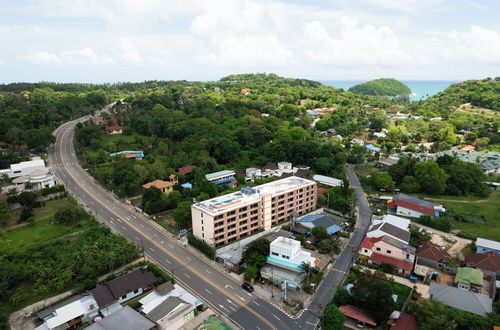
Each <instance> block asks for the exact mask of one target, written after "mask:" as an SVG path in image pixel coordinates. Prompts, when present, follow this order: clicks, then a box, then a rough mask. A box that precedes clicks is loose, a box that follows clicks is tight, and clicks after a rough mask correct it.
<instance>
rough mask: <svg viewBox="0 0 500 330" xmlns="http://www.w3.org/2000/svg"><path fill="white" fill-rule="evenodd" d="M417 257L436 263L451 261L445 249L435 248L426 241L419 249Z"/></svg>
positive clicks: (416, 253)
mask: <svg viewBox="0 0 500 330" xmlns="http://www.w3.org/2000/svg"><path fill="white" fill-rule="evenodd" d="M415 255H416V256H417V257H420V258H425V259H429V260H434V261H441V260H449V259H451V256H450V255H449V254H448V252H446V251H445V250H443V249H440V248H438V247H437V246H435V245H434V244H433V243H432V242H431V241H425V242H424V243H423V244H422V245H421V246H419V247H418V248H417V251H416V252H415Z"/></svg>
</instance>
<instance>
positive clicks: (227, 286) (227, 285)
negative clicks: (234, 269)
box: [224, 284, 233, 289]
mask: <svg viewBox="0 0 500 330" xmlns="http://www.w3.org/2000/svg"><path fill="white" fill-rule="evenodd" d="M227 288H231V289H232V288H233V287H232V286H230V285H229V284H226V285H225V286H224V289H227Z"/></svg>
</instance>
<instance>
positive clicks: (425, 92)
mask: <svg viewBox="0 0 500 330" xmlns="http://www.w3.org/2000/svg"><path fill="white" fill-rule="evenodd" d="M365 81H367V80H326V81H322V83H323V84H325V85H328V86H333V87H336V88H343V89H345V90H348V89H349V88H350V87H352V86H354V85H357V84H360V83H363V82H365ZM401 82H403V83H404V84H405V85H406V86H408V87H409V88H410V89H411V92H412V95H411V97H410V99H411V100H412V101H418V100H425V99H426V98H428V97H429V96H432V95H434V94H437V93H439V92H441V91H442V90H444V89H446V88H447V87H448V86H450V85H451V84H453V83H455V82H456V81H438V80H428V81H426V80H401Z"/></svg>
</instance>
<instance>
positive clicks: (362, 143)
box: [351, 138, 365, 146]
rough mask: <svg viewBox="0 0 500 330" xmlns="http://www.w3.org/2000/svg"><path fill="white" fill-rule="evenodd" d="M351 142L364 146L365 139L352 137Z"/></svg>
mask: <svg viewBox="0 0 500 330" xmlns="http://www.w3.org/2000/svg"><path fill="white" fill-rule="evenodd" d="M351 144H357V145H359V146H364V145H365V141H363V140H361V139H357V138H354V139H352V140H351Z"/></svg>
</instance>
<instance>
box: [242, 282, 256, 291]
mask: <svg viewBox="0 0 500 330" xmlns="http://www.w3.org/2000/svg"><path fill="white" fill-rule="evenodd" d="M241 287H242V288H243V289H245V290H247V291H248V292H253V286H252V285H251V284H250V283H247V282H243V284H242V285H241Z"/></svg>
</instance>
